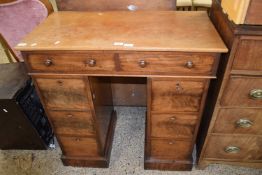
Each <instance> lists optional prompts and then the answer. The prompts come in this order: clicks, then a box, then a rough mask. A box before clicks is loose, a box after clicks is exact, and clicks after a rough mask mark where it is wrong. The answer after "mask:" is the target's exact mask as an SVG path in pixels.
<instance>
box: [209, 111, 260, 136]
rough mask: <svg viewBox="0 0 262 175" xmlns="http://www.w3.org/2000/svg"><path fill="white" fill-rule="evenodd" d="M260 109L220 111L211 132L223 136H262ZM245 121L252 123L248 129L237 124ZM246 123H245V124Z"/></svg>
mask: <svg viewBox="0 0 262 175" xmlns="http://www.w3.org/2000/svg"><path fill="white" fill-rule="evenodd" d="M261 116H262V109H248V108H241V109H239V108H235V109H220V111H219V113H218V117H217V120H216V122H215V125H214V128H213V129H212V131H213V132H214V133H225V134H256V135H259V134H260V135H262V128H261V127H262V117H261ZM240 119H245V120H248V121H250V122H252V124H251V126H249V127H240V126H239V124H238V122H239V121H240ZM246 123H247V122H246Z"/></svg>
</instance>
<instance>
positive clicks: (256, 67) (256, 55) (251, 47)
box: [232, 36, 262, 71]
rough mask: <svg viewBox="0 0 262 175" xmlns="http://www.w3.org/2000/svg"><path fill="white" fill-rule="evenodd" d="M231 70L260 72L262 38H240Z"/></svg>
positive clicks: (261, 66) (261, 64)
mask: <svg viewBox="0 0 262 175" xmlns="http://www.w3.org/2000/svg"><path fill="white" fill-rule="evenodd" d="M232 69H233V70H251V71H262V37H258V36H253V37H251V36H248V37H241V39H240V42H239V45H238V47H237V50H236V54H235V58H234V62H233V67H232Z"/></svg>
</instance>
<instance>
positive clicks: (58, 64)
mask: <svg viewBox="0 0 262 175" xmlns="http://www.w3.org/2000/svg"><path fill="white" fill-rule="evenodd" d="M27 63H28V65H29V68H30V69H31V71H32V72H64V73H77V72H80V73H81V72H85V73H86V72H89V71H90V72H93V71H98V72H99V71H109V72H111V71H114V70H115V63H114V54H103V53H101V54H97V53H88V54H78V53H75V54H30V55H28V58H27Z"/></svg>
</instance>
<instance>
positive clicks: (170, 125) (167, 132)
mask: <svg viewBox="0 0 262 175" xmlns="http://www.w3.org/2000/svg"><path fill="white" fill-rule="evenodd" d="M197 118H198V116H197V115H194V114H179V113H176V114H154V113H153V114H151V136H152V137H166V138H185V139H192V138H193V136H194V131H195V127H196V123H197Z"/></svg>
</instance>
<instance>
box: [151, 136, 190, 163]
mask: <svg viewBox="0 0 262 175" xmlns="http://www.w3.org/2000/svg"><path fill="white" fill-rule="evenodd" d="M191 147H192V143H191V142H190V141H177V140H170V139H168V140H165V139H152V140H151V156H152V157H154V158H165V159H173V160H188V159H191V157H192V148H191Z"/></svg>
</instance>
